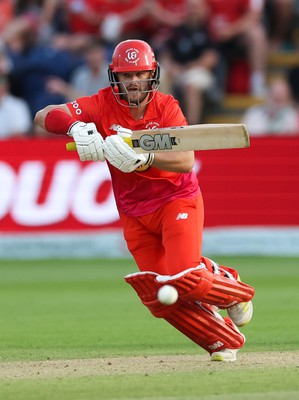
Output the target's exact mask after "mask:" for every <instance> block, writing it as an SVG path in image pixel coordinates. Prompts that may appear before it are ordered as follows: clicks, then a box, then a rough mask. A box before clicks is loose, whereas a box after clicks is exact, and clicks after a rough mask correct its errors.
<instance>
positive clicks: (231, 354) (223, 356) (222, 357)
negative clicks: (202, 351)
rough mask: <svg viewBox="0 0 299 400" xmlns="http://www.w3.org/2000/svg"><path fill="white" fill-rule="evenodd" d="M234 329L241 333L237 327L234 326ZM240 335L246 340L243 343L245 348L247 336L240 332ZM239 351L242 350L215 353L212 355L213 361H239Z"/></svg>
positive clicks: (226, 350)
mask: <svg viewBox="0 0 299 400" xmlns="http://www.w3.org/2000/svg"><path fill="white" fill-rule="evenodd" d="M232 325H233V324H232ZM234 328H235V329H236V330H237V331H238V332H240V331H239V329H238V328H237V327H236V326H234ZM240 334H241V335H242V336H243V338H244V343H243V346H244V344H245V342H246V338H245V335H243V333H241V332H240ZM243 346H242V347H243ZM239 350H240V349H223V350H219V351H215V352H214V353H212V354H211V361H222V362H232V361H237V353H238V351H239Z"/></svg>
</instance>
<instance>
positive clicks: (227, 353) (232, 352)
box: [211, 349, 239, 362]
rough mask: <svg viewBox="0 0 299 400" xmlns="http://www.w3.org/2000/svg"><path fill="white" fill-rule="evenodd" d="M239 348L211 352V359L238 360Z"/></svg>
mask: <svg viewBox="0 0 299 400" xmlns="http://www.w3.org/2000/svg"><path fill="white" fill-rule="evenodd" d="M238 350H239V349H224V350H220V351H215V353H212V354H211V361H224V362H228V361H236V360H237V351H238Z"/></svg>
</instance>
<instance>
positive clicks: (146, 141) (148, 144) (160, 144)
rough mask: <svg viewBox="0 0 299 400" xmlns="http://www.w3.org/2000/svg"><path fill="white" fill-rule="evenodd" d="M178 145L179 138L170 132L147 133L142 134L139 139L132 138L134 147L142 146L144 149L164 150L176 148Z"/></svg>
mask: <svg viewBox="0 0 299 400" xmlns="http://www.w3.org/2000/svg"><path fill="white" fill-rule="evenodd" d="M176 146H178V138H177V137H175V136H170V134H169V133H162V134H159V133H157V134H155V135H149V134H145V135H142V136H140V138H139V139H132V147H133V149H134V148H141V149H143V150H144V151H164V150H174V151H175V150H176V149H175V147H176Z"/></svg>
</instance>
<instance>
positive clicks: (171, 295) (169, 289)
mask: <svg viewBox="0 0 299 400" xmlns="http://www.w3.org/2000/svg"><path fill="white" fill-rule="evenodd" d="M178 297H179V295H178V291H177V290H176V288H175V287H173V286H170V285H164V286H162V287H161V288H160V289H159V290H158V300H159V301H160V303H162V304H165V305H167V306H170V305H171V304H174V303H175V302H176V301H177V299H178Z"/></svg>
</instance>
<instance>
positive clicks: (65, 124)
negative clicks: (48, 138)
mask: <svg viewBox="0 0 299 400" xmlns="http://www.w3.org/2000/svg"><path fill="white" fill-rule="evenodd" d="M76 121H77V120H76V119H75V118H74V117H72V116H71V115H69V114H67V113H66V112H65V111H63V110H60V109H59V108H54V110H51V111H49V112H48V114H47V115H46V118H45V128H46V130H47V131H48V132H51V133H56V134H58V135H64V134H66V133H67V131H68V130H69V127H70V126H71V125H72V124H73V123H74V122H76Z"/></svg>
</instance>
